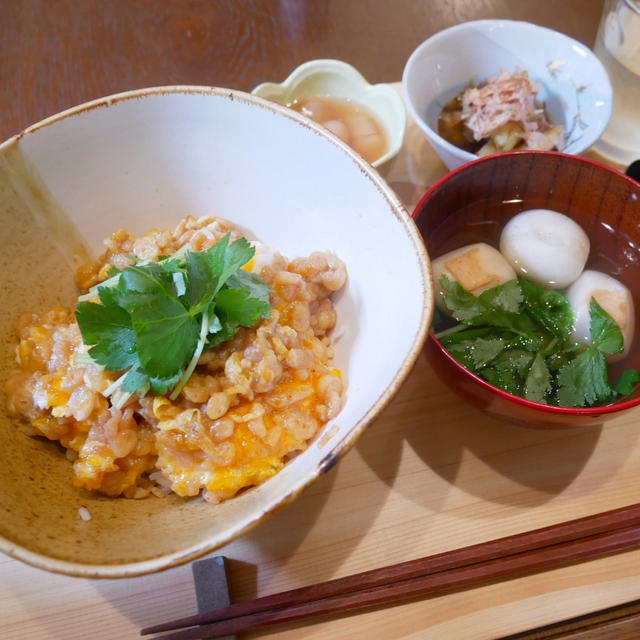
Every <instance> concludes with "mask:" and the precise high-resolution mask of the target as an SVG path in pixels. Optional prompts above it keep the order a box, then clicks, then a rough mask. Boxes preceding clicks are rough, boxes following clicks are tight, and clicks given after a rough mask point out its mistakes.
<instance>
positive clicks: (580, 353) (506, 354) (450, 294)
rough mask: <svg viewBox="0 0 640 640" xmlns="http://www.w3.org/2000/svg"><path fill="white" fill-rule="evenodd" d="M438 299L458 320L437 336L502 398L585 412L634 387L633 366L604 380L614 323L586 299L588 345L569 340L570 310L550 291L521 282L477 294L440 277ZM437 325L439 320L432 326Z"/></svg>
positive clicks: (637, 376)
mask: <svg viewBox="0 0 640 640" xmlns="http://www.w3.org/2000/svg"><path fill="white" fill-rule="evenodd" d="M440 284H441V287H442V290H443V292H444V301H445V304H446V305H447V307H448V309H449V310H450V312H451V314H452V316H453V317H454V318H455V320H456V321H457V322H458V324H456V325H454V326H449V327H448V328H446V329H444V330H441V331H440V332H439V333H437V334H436V337H437V338H438V339H439V340H440V341H441V342H442V344H443V345H444V346H445V347H446V348H447V350H448V351H449V352H450V353H451V354H452V355H453V356H454V357H455V358H456V359H457V360H459V361H460V362H461V363H462V364H463V365H465V366H466V367H467V368H469V369H471V370H472V371H473V372H474V373H477V374H478V375H480V376H482V377H483V378H485V379H486V380H488V381H489V382H490V383H491V384H494V385H496V386H498V387H500V388H502V389H504V390H506V391H508V392H509V393H513V394H515V395H519V396H522V397H524V398H527V399H529V400H533V401H536V402H544V403H547V404H552V405H559V406H568V407H585V406H592V405H595V404H606V403H608V402H613V401H614V400H616V398H618V397H619V396H620V395H627V394H629V393H631V391H632V390H633V387H634V385H635V384H637V383H638V382H640V373H639V372H638V371H637V370H635V369H630V370H627V371H625V372H624V373H623V374H622V376H621V377H620V379H619V380H618V381H617V382H616V383H615V384H613V385H612V384H611V383H610V382H609V377H608V373H607V363H606V358H605V355H607V354H615V353H620V352H621V351H622V349H623V337H622V332H621V331H620V327H619V326H618V325H617V324H616V322H615V320H614V319H613V318H612V317H611V316H610V315H609V314H608V313H607V312H606V311H605V310H604V309H603V308H602V307H601V306H600V305H599V304H598V302H597V301H596V300H595V298H592V300H591V302H590V306H589V310H590V316H591V340H592V344H585V343H580V342H576V341H575V340H574V339H573V338H572V335H571V332H572V326H573V311H572V309H571V305H570V304H569V301H568V300H567V299H566V298H565V297H564V296H563V295H562V294H561V293H559V292H557V291H547V290H546V289H543V288H541V287H538V286H537V285H535V284H533V283H531V282H529V281H528V280H525V279H524V278H520V279H518V280H510V281H509V282H506V283H504V284H502V285H500V286H498V287H494V288H493V289H489V290H488V291H485V292H483V293H481V294H480V295H479V296H474V295H473V294H471V293H469V292H468V291H466V290H465V289H464V288H463V287H462V286H461V285H460V284H458V283H457V282H454V281H452V280H450V279H449V278H448V277H447V276H446V275H443V276H442V278H441V280H440ZM445 322H446V321H445ZM438 323H439V324H440V325H442V323H443V318H442V317H441V318H440V320H439V322H438Z"/></svg>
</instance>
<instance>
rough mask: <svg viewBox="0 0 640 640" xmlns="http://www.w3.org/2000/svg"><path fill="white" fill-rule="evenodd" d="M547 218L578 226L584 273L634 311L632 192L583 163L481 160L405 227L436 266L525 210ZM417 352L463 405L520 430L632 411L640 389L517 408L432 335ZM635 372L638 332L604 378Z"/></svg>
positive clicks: (492, 240) (638, 251)
mask: <svg viewBox="0 0 640 640" xmlns="http://www.w3.org/2000/svg"><path fill="white" fill-rule="evenodd" d="M537 208H543V209H553V210H555V211H559V212H560V213H563V214H565V215H567V216H569V217H570V218H572V219H573V220H575V221H576V222H577V223H578V224H580V225H581V226H582V228H583V229H584V230H585V232H586V233H587V235H588V236H589V240H590V243H591V251H590V254H589V259H588V261H587V268H591V269H596V270H599V271H604V272H605V273H608V274H609V275H611V276H613V277H614V278H616V279H618V280H620V281H622V282H623V283H624V284H625V285H626V286H627V287H628V288H629V289H630V291H631V294H632V296H633V299H634V301H635V309H636V311H635V313H636V318H637V317H638V312H639V309H640V184H638V183H637V182H635V181H634V180H632V179H631V178H629V177H627V176H625V175H624V174H622V173H620V172H618V171H616V170H615V169H610V168H608V167H606V166H604V165H601V164H598V163H596V162H593V161H591V160H587V159H585V158H580V157H576V156H570V155H567V154H562V153H555V152H542V151H537V152H536V151H521V152H512V153H508V154H501V155H495V156H490V157H487V158H482V159H480V160H476V161H475V162H471V163H469V164H467V165H464V166H463V167H460V168H458V169H456V170H455V171H453V172H451V173H450V174H448V175H447V176H445V177H444V178H442V180H440V181H439V182H437V183H436V184H435V185H433V187H432V188H431V189H430V190H429V191H428V192H427V193H426V194H425V196H424V197H423V198H422V200H421V201H420V202H419V203H418V205H417V207H416V209H415V212H414V218H415V220H416V223H417V225H418V228H419V229H420V233H421V234H422V236H423V238H424V241H425V244H426V247H427V250H428V251H429V252H430V255H431V256H432V257H433V258H434V259H436V258H437V257H438V256H441V255H443V254H445V253H446V252H448V251H451V250H452V249H457V248H459V247H463V246H465V245H467V244H472V243H474V242H486V243H488V244H490V245H492V246H494V247H496V248H497V247H498V246H499V238H500V233H501V231H502V229H503V227H504V225H505V224H506V223H507V221H508V220H510V219H511V218H512V217H513V216H515V215H516V214H518V213H519V212H521V211H526V210H527V209H537ZM425 353H426V355H427V357H428V359H429V361H430V362H431V363H432V365H433V367H434V369H435V371H436V373H438V374H439V376H440V377H441V378H442V379H443V380H444V381H445V382H446V383H447V384H448V385H449V386H450V387H451V389H453V390H454V391H455V392H456V393H459V394H460V395H461V396H462V397H463V398H464V399H466V400H467V401H469V402H470V403H471V404H473V405H475V406H476V407H478V408H480V409H482V410H483V411H485V412H487V413H489V414H490V415H492V416H494V417H496V418H499V419H501V420H505V421H507V422H512V423H517V424H520V425H522V426H525V427H536V428H545V429H546V428H550V429H557V428H567V427H581V426H586V425H592V424H602V423H603V422H606V421H607V420H610V419H612V418H615V417H617V416H619V415H621V414H622V413H623V412H628V411H640V409H639V408H638V405H640V386H639V387H637V388H636V389H635V391H634V392H633V393H632V394H631V395H630V396H626V397H622V398H620V399H619V400H618V401H616V402H615V403H613V404H609V405H606V406H600V407H591V408H569V407H554V406H549V405H546V404H542V403H539V402H532V401H530V400H525V399H524V398H520V397H518V396H515V395H512V394H510V393H507V392H506V391H503V390H502V389H499V388H498V387H495V386H493V385H491V384H489V383H488V382H487V381H486V380H484V379H482V378H481V377H479V376H477V375H475V374H474V373H472V372H471V371H470V370H469V369H466V368H465V367H464V366H463V365H462V364H460V362H458V361H457V360H456V359H455V358H454V357H453V356H452V355H451V354H450V353H449V352H448V351H447V350H446V349H445V348H444V346H443V345H442V343H441V342H440V341H439V340H438V339H437V338H436V337H435V335H434V334H433V332H432V333H430V334H429V339H428V340H427V342H426V345H425ZM626 368H631V369H640V324H639V323H637V322H636V325H635V336H634V342H633V343H632V346H631V351H630V353H629V355H628V356H627V357H626V358H625V359H624V360H623V361H621V362H620V363H618V364H617V365H616V367H615V368H614V369H613V371H611V373H612V377H613V379H614V380H615V379H616V376H617V375H619V374H620V372H621V369H626Z"/></svg>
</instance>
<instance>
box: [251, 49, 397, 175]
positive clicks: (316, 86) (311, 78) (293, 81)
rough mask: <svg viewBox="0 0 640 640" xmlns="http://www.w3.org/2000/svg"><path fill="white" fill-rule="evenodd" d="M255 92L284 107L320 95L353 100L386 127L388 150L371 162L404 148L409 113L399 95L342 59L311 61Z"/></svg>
mask: <svg viewBox="0 0 640 640" xmlns="http://www.w3.org/2000/svg"><path fill="white" fill-rule="evenodd" d="M252 93H253V94H254V95H257V96H261V97H263V98H267V99H268V100H273V101H274V102H277V103H278V104H282V105H287V104H290V103H292V102H293V101H294V100H299V99H301V98H310V97H318V96H324V97H332V98H343V99H345V100H351V101H353V102H354V103H356V104H360V105H363V106H364V107H366V108H367V109H369V111H370V112H371V113H373V114H374V115H376V116H377V118H378V120H379V121H380V122H381V123H382V125H383V126H384V128H385V131H386V135H387V142H388V149H387V151H386V153H384V154H383V155H381V156H380V157H379V158H377V159H376V160H374V161H373V162H372V163H371V164H372V165H373V166H374V167H379V166H381V165H383V164H384V163H385V162H387V161H388V160H391V158H393V157H394V156H396V155H397V153H398V152H399V151H400V149H401V148H402V142H403V140H404V134H405V131H406V128H407V114H406V111H405V108H404V104H403V103H402V98H401V97H400V94H399V93H398V92H397V91H396V90H395V89H394V88H393V87H391V86H390V85H388V84H384V83H381V84H373V85H372V84H369V82H367V80H366V79H365V78H364V76H363V75H362V74H361V73H360V72H359V71H358V70H357V69H356V68H355V67H353V66H352V65H350V64H347V63H346V62H343V61H342V60H331V59H320V60H309V61H308V62H305V63H303V64H301V65H300V66H299V67H297V68H296V69H294V70H293V71H292V72H291V73H290V74H289V76H288V77H287V78H286V80H284V81H283V82H279V83H278V82H263V83H262V84H259V85H258V86H257V87H256V88H255V89H254V90H253V91H252Z"/></svg>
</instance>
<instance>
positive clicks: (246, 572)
mask: <svg viewBox="0 0 640 640" xmlns="http://www.w3.org/2000/svg"><path fill="white" fill-rule="evenodd" d="M601 10H602V2H601V0H562V1H558V0H502V1H498V0H477V1H475V0H449V1H445V0H393V1H391V0H308V1H307V2H304V1H302V0H300V1H294V0H279V1H278V0H262V1H260V2H258V1H246V2H241V1H236V2H231V1H229V0H224V1H222V0H219V1H210V2H205V1H202V0H184V1H178V0H166V1H164V2H159V1H158V0H154V1H151V0H137V1H134V0H102V1H101V2H98V1H97V0H56V1H45V0H23V1H17V0H0V108H1V111H0V113H1V114H2V117H0V139H5V138H7V137H8V136H10V135H12V134H14V133H18V132H19V131H20V130H22V129H23V128H24V127H26V126H28V125H29V124H32V123H34V122H36V121H38V120H39V119H41V118H43V117H46V116H48V115H51V114H53V113H56V112H57V111H60V110H61V109H65V108H67V107H71V106H73V105H75V104H78V103H80V102H83V101H86V100H89V99H93V98H96V97H99V96H103V95H107V94H111V93H115V92H119V91H124V90H128V89H134V88H138V87H142V86H153V85H166V84H204V85H219V86H227V87H231V88H236V89H241V90H250V89H251V88H253V87H254V86H255V85H256V84H258V83H260V82H262V81H265V80H282V79H284V77H286V75H288V73H289V72H290V71H291V70H292V69H293V68H294V67H295V66H297V65H298V64H299V63H301V62H304V61H305V60H308V59H311V58H318V57H335V58H339V59H342V60H345V61H347V62H350V63H352V64H354V65H355V66H356V67H357V68H358V69H359V70H360V71H361V72H362V73H363V74H364V75H365V77H367V79H369V80H370V81H372V82H388V81H398V80H399V79H400V77H401V74H402V69H403V66H404V63H405V61H406V59H407V58H408V56H409V54H410V52H411V51H412V50H413V49H414V48H415V46H417V45H418V44H419V43H420V42H421V41H422V40H424V39H425V38H426V37H428V36H429V35H431V34H432V33H435V32H436V31H438V30H439V29H442V28H444V27H447V26H450V25H452V24H456V23H459V22H462V21H465V20H471V19H480V18H496V17H500V18H513V19H524V20H529V21H532V22H536V23H538V24H542V25H546V26H549V27H552V28H555V29H558V30H560V31H563V32H565V33H567V34H569V35H571V36H573V37H574V38H576V39H578V40H580V41H582V42H584V43H585V44H587V45H591V44H592V43H593V40H594V38H595V33H596V28H597V24H598V20H599V17H600V13H601ZM445 172H446V169H445V168H444V165H442V163H441V162H440V160H439V159H438V158H437V157H436V156H435V154H434V153H433V150H432V149H431V147H430V146H429V144H428V143H427V142H426V141H425V140H424V138H423V137H422V136H421V134H420V133H419V132H418V131H417V130H416V128H415V127H412V128H410V130H409V131H408V133H407V138H406V141H405V147H404V149H403V152H402V153H401V155H400V156H399V157H398V158H397V159H396V160H395V161H394V162H392V163H391V164H390V165H389V166H387V167H385V168H384V170H383V171H381V173H382V175H383V176H384V177H385V178H386V179H387V180H388V181H389V183H390V184H391V185H392V187H393V188H394V189H395V190H396V191H397V193H398V195H399V196H400V198H401V199H402V200H403V201H404V202H405V203H406V204H407V206H408V207H411V206H412V205H414V204H415V203H416V202H417V199H418V198H419V197H420V196H421V195H422V194H423V193H424V191H425V190H426V188H427V187H428V186H430V185H431V184H432V183H433V182H434V181H435V180H437V179H438V178H439V177H441V176H442V175H444V173H445ZM0 216H1V212H0ZM636 423H637V420H636V419H635V418H634V415H632V416H631V417H629V418H623V419H618V420H615V421H613V422H612V423H610V424H608V425H607V426H606V427H589V428H586V429H583V430H580V431H559V432H539V431H532V430H525V429H521V428H518V427H515V426H513V425H510V424H505V423H501V422H498V421H495V420H493V419H491V418H488V417H487V416H485V415H483V414H481V413H479V412H478V411H476V410H475V409H473V408H471V407H469V406H467V405H466V404H464V403H462V402H460V400H459V399H458V398H457V397H456V396H454V395H453V394H452V393H451V392H450V391H449V390H448V389H447V388H446V387H444V385H443V384H442V383H440V382H439V380H438V379H437V378H436V377H435V375H434V373H433V371H432V370H431V368H430V366H429V365H428V363H427V362H426V361H425V360H424V359H422V358H420V359H419V360H418V362H417V363H416V366H415V369H414V371H413V372H412V374H411V375H410V377H409V378H408V380H407V382H406V383H405V385H404V386H403V388H402V389H401V391H400V393H399V394H398V396H397V397H396V398H395V400H394V401H393V402H392V403H391V405H390V406H389V407H388V408H387V409H386V410H385V412H384V414H383V415H382V416H381V417H380V418H379V419H378V420H376V421H375V422H374V423H373V424H372V425H371V426H370V427H369V429H368V430H367V432H366V433H365V434H364V435H363V437H362V438H361V439H360V441H359V442H358V443H357V445H356V446H355V448H354V449H353V450H352V451H351V452H350V453H349V454H348V455H347V456H346V457H345V458H344V460H342V461H341V462H340V464H338V465H337V466H336V467H335V468H334V469H333V470H331V471H330V472H329V473H328V474H326V475H325V476H324V477H322V478H321V479H320V480H319V481H318V482H317V483H315V484H314V485H313V486H311V487H310V488H309V489H308V490H307V491H305V492H304V493H303V494H302V496H300V498H299V499H297V500H296V501H295V502H294V503H293V504H291V505H289V506H288V507H287V508H285V509H283V510H282V511H280V512H279V513H277V514H275V515H274V516H273V517H272V518H270V519H269V520H267V521H266V522H264V523H263V524H262V525H260V526H259V527H258V528H256V529H255V530H253V531H251V532H250V533H249V534H247V535H245V536H243V537H242V538H240V539H239V540H237V541H236V542H234V543H232V544H230V545H228V546H227V547H225V548H224V549H223V550H221V553H223V554H224V555H225V556H227V557H228V558H230V559H231V560H230V563H229V577H230V583H231V587H232V594H231V595H232V598H233V599H234V600H244V599H249V598H253V597H255V596H257V595H266V594H269V593H274V592H276V591H280V590H284V589H287V588H295V587H299V586H303V585H306V584H311V583H313V582H319V581H323V580H328V579H330V578H334V577H340V576H345V575H349V574H352V573H356V572H358V571H363V570H366V569H372V568H376V567H381V566H384V565H388V564H391V563H395V562H401V561H404V560H409V559H412V558H417V557H420V556H426V555H431V554H434V553H439V552H443V551H447V550H451V549H456V548H458V547H462V546H466V545H469V544H473V543H477V542H483V541H487V540H491V539H494V538H496V537H499V536H505V535H511V534H516V533H520V532H523V531H528V530H530V529H533V528H537V527H542V526H547V525H550V524H554V523H557V522H561V521H564V520H567V519H571V518H578V517H582V516H587V515H590V514H593V513H597V512H600V511H604V510H607V509H612V508H616V507H620V506H625V505H629V504H633V503H636V502H640V499H639V495H640V491H639V489H638V488H639V487H640V441H639V438H638V432H637V424H636ZM168 535H170V532H168ZM639 563H640V552H638V551H633V552H628V553H622V554H618V555H615V556H612V557H610V558H604V559H598V560H593V561H589V562H584V563H581V564H579V565H576V566H573V567H566V568H562V569H557V570H553V571H548V572H543V573H537V574H535V575H531V576H527V577H523V578H518V579H515V580H511V581H509V582H503V583H496V584H492V585H487V586H483V587H480V588H476V589H468V590H463V591H459V592H456V593H452V594H448V595H444V596H437V597H433V598H427V599H423V600H416V601H410V602H407V603H404V604H401V605H398V606H395V607H379V608H377V609H374V610H372V611H370V612H367V613H362V614H358V615H351V616H335V617H332V618H329V619H326V620H322V621H320V622H317V623H314V624H309V625H302V624H297V625H296V624H294V625H291V626H289V627H284V628H282V629H277V630H272V631H269V632H267V633H265V634H262V635H261V636H260V637H265V636H266V637H272V638H278V640H289V639H291V640H293V639H294V638H295V639H296V640H297V639H299V638H309V639H314V638H318V639H320V638H322V640H327V639H339V638H360V637H370V638H380V639H383V640H387V639H392V638H398V639H399V638H402V639H405V640H406V639H409V638H411V639H421V640H422V639H425V640H440V639H449V638H452V639H454V640H456V639H458V638H460V639H464V640H467V639H471V640H473V639H477V640H486V639H490V638H500V637H504V636H507V635H509V634H517V633H524V632H525V631H527V630H528V629H532V628H538V627H541V626H544V625H549V624H552V623H557V622H559V621H564V620H567V619H570V618H573V617H574V616H584V615H586V614H589V613H590V612H593V611H597V610H600V609H602V608H605V607H611V606H614V605H619V604H622V603H625V602H629V601H632V600H635V599H637V598H638V596H639V595H640V580H639V579H638V566H639ZM0 612H2V615H1V616H0V637H1V638H7V639H9V640H14V639H16V640H63V639H64V640H67V639H68V638H83V639H86V640H103V639H111V638H123V639H128V638H135V637H137V633H138V630H139V629H140V627H142V626H146V625H150V624H152V623H154V622H158V621H161V620H165V619H170V618H177V617H180V616H184V615H190V614H193V613H195V612H196V598H195V594H194V587H193V580H192V576H191V570H190V568H189V567H188V566H184V567H178V568H176V569H173V570H170V571H166V572H163V573H160V574H155V575H150V576H143V577H140V578H134V579H127V580H103V581H91V580H82V579H76V578H68V577H65V576H58V575H53V574H47V573H44V572H41V571H38V570H36V569H33V568H31V567H29V566H26V565H24V564H21V563H19V562H17V561H14V560H11V559H9V558H8V557H5V556H2V557H0ZM629 615H630V616H631V617H632V616H633V610H632V611H631V612H630V613H629ZM630 619H631V618H630ZM632 622H633V621H632ZM632 622H629V621H628V620H627V621H626V622H625V621H621V622H618V623H617V624H619V625H623V624H626V625H627V628H630V627H629V625H630V624H631V623H632ZM636 622H637V621H636ZM603 628H604V629H605V630H604V631H602V633H604V634H611V629H612V627H611V626H608V627H607V626H605V627H603ZM619 628H622V627H619ZM596 632H598V631H597V630H596ZM558 633H563V634H564V636H562V635H557V634H556V635H554V636H539V637H566V638H569V637H581V638H585V639H586V638H587V637H588V638H589V639H590V640H592V639H594V638H601V639H602V638H608V637H616V638H617V637H621V638H622V637H625V636H622V635H615V634H614V635H589V636H572V635H570V634H571V633H573V631H571V630H568V631H567V630H566V629H565V630H564V631H559V632H558ZM590 633H593V630H592V631H590ZM598 633H599V632H598ZM251 637H258V636H257V634H255V635H252V636H251ZM523 637H526V636H523ZM530 637H531V638H533V637H534V636H530ZM628 637H634V636H628Z"/></svg>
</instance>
